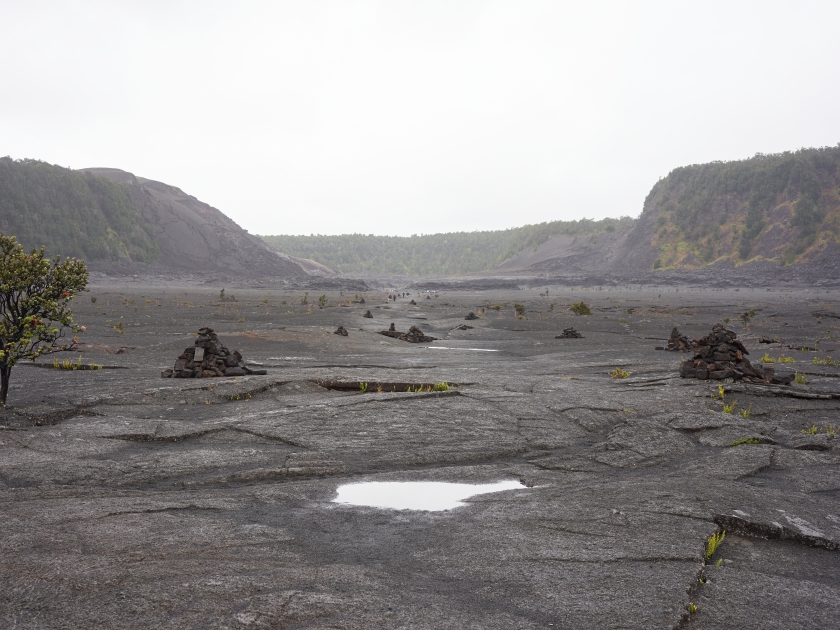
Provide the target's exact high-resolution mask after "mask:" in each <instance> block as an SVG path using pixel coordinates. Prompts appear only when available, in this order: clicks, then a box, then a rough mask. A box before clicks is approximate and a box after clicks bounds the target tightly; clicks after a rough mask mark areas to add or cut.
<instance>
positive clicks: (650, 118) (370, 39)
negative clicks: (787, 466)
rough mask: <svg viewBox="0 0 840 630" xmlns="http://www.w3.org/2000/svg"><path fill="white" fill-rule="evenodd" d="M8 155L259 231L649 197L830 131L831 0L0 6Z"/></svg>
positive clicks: (603, 211)
mask: <svg viewBox="0 0 840 630" xmlns="http://www.w3.org/2000/svg"><path fill="white" fill-rule="evenodd" d="M0 17H2V20H0V54H2V56H3V58H4V59H5V63H4V64H3V65H2V78H3V85H4V92H5V94H4V96H5V98H3V99H0V134H2V135H0V137H2V139H3V140H2V143H0V155H10V156H11V157H13V158H16V159H20V158H34V159H40V160H44V161H47V162H50V163H55V164H60V165H63V166H68V167H71V168H74V169H78V168H85V167H97V166H98V167H112V168H119V169H123V170H126V171H130V172H132V173H134V174H135V175H138V176H142V177H146V178H149V179H155V180H159V181H163V182H166V183H167V184H171V185H174V186H178V187H179V188H181V189H183V190H184V191H185V192H187V193H189V194H191V195H193V196H195V197H197V198H198V199H201V200H202V201H205V202H207V203H209V204H211V205H213V206H215V207H217V208H219V209H220V210H221V211H222V212H224V213H225V214H227V215H228V216H230V217H231V218H232V219H234V220H235V221H236V222H237V223H239V224H240V225H242V226H243V227H244V228H246V229H248V230H249V231H250V232H252V233H257V234H301V235H309V234H351V233H359V234H376V235H391V236H410V235H412V234H421V233H422V234H433V233H445V232H472V231H486V230H503V229H509V228H513V227H519V226H522V225H526V224H537V223H542V222H547V221H556V220H577V219H581V218H584V217H585V218H590V219H596V220H597V219H600V218H604V217H619V216H633V217H635V216H638V214H639V212H640V211H641V209H642V203H643V201H644V198H645V196H646V195H647V193H648V192H649V190H650V188H651V187H652V186H653V184H654V183H656V181H657V179H659V178H660V177H664V176H665V175H667V173H668V172H669V171H671V170H672V169H674V168H676V167H679V166H684V165H688V164H696V163H703V162H710V161H715V160H735V159H745V158H749V157H751V156H753V155H754V154H756V153H778V152H782V151H787V150H796V149H799V148H802V147H820V146H834V145H836V144H837V143H838V141H840V120H838V117H837V116H836V112H837V111H840V77H838V74H840V70H838V64H837V60H838V58H840V55H838V53H840V41H838V38H837V37H836V34H835V32H834V30H835V25H836V24H837V23H838V18H840V5H838V4H836V3H829V2H803V3H797V4H796V5H791V4H789V3H781V2H761V3H759V2H726V3H724V2H710V3H705V4H703V5H702V6H679V5H673V4H671V3H665V2H645V3H637V4H632V3H626V2H600V3H589V4H587V5H585V6H578V5H571V4H560V3H556V2H531V3H512V2H470V1H465V2H459V3H446V2H424V3H410V2H397V1H391V2H306V3H292V2H286V3H283V2H280V3H274V2H270V3H269V2H243V3H238V4H237V5H235V6H234V5H229V4H227V3H221V2H202V3H197V2H167V3H163V2H149V3H143V4H142V5H127V4H126V5H122V4H117V3H108V2H82V3H77V4H72V5H69V4H66V3H60V2H41V3H37V4H34V3H20V4H16V5H8V4H7V5H4V6H3V7H2V8H0Z"/></svg>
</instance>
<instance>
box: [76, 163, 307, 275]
mask: <svg viewBox="0 0 840 630" xmlns="http://www.w3.org/2000/svg"><path fill="white" fill-rule="evenodd" d="M83 170H84V171H85V172H88V173H92V174H94V175H97V176H100V177H106V178H108V179H111V180H113V181H117V182H120V183H121V184H123V185H125V186H127V187H128V189H129V191H130V194H131V199H132V201H133V202H134V204H135V206H136V207H137V208H139V209H140V211H141V212H142V214H143V217H144V218H145V219H146V221H147V222H148V223H149V225H150V226H151V228H152V230H153V233H154V238H155V241H156V242H157V244H158V247H159V248H160V254H159V256H158V259H157V261H156V262H157V267H160V268H164V269H171V270H177V271H185V272H194V273H208V272H209V273H218V274H228V275H257V276H282V277H291V278H300V277H305V276H306V275H307V272H306V271H304V269H303V267H302V266H301V265H299V264H298V263H297V262H296V260H295V259H294V258H292V257H290V256H285V255H282V254H278V253H277V252H275V251H273V250H272V249H271V248H269V247H268V246H267V245H265V243H263V242H262V240H260V239H259V238H257V237H256V236H252V235H251V234H248V232H246V231H245V230H244V229H242V228H241V227H239V225H237V224H236V223H235V222H234V221H233V220H232V219H230V218H229V217H227V216H225V215H224V214H223V213H222V212H221V211H219V210H217V209H216V208H214V207H212V206H210V205H209V204H206V203H204V202H203V201H199V200H198V199H196V198H195V197H193V196H192V195H188V194H186V193H185V192H184V191H182V190H181V189H180V188H176V187H175V186H170V185H168V184H164V183H162V182H156V181H154V180H151V179H145V178H143V177H135V176H134V175H133V174H132V173H128V172H126V171H122V170H119V169H114V168H89V169H83Z"/></svg>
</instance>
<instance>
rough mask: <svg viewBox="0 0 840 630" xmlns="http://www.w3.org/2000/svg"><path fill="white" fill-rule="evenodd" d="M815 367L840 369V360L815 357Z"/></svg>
mask: <svg viewBox="0 0 840 630" xmlns="http://www.w3.org/2000/svg"><path fill="white" fill-rule="evenodd" d="M814 365H830V366H832V367H840V360H836V359H832V358H831V357H830V356H829V357H826V358H824V359H819V358H817V357H814Z"/></svg>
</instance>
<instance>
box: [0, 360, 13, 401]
mask: <svg viewBox="0 0 840 630" xmlns="http://www.w3.org/2000/svg"><path fill="white" fill-rule="evenodd" d="M11 375H12V366H10V365H0V405H3V406H4V407H5V406H6V396H8V395H9V377H10V376H11Z"/></svg>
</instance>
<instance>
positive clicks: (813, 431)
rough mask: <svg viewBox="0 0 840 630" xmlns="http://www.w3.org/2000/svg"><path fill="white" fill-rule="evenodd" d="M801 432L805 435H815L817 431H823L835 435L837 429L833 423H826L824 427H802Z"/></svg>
mask: <svg viewBox="0 0 840 630" xmlns="http://www.w3.org/2000/svg"><path fill="white" fill-rule="evenodd" d="M801 433H805V434H806V435H816V434H817V433H825V434H826V435H837V429H836V428H835V427H834V425H833V424H827V425H825V426H824V427H818V426H816V425H812V426H810V427H809V428H807V429H802V431H801Z"/></svg>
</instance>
